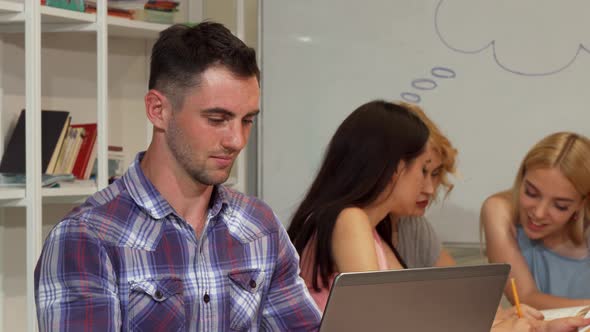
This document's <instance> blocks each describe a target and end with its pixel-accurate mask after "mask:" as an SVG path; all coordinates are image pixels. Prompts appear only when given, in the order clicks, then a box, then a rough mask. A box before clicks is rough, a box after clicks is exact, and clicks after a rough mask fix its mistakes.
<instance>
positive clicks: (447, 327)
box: [320, 264, 510, 332]
mask: <svg viewBox="0 0 590 332" xmlns="http://www.w3.org/2000/svg"><path fill="white" fill-rule="evenodd" d="M508 272H510V265H508V264H488V265H473V266H455V267H445V268H422V269H408V270H394V271H378V272H359V273H341V274H339V275H338V276H337V277H336V278H335V279H334V283H333V285H332V289H331V291H330V296H329V297H328V302H327V304H326V308H325V310H324V315H323V317H322V322H321V325H320V332H332V331H419V332H420V331H452V332H484V331H485V332H489V331H490V328H491V326H492V322H493V320H494V316H495V314H496V309H497V308H498V305H499V303H500V298H501V297H502V291H503V289H504V286H505V285H506V279H507V277H508Z"/></svg>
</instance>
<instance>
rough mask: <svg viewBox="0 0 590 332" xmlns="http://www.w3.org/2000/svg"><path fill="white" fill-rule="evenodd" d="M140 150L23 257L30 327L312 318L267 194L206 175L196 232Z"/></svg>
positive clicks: (134, 327) (271, 326)
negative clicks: (148, 170) (31, 273)
mask: <svg viewBox="0 0 590 332" xmlns="http://www.w3.org/2000/svg"><path fill="white" fill-rule="evenodd" d="M142 157H143V153H140V154H138V156H137V157H136V159H135V161H134V163H133V164H132V165H131V167H130V168H129V170H128V171H127V172H126V173H125V175H124V176H123V177H122V178H121V179H120V180H118V181H116V182H115V183H113V184H111V185H110V186H109V187H107V188H106V189H104V190H102V191H100V192H98V193H96V194H94V195H93V196H91V197H90V198H89V199H88V200H87V201H86V202H85V203H84V204H83V205H82V206H80V207H78V208H76V209H74V210H73V211H72V212H70V213H69V214H68V215H67V216H66V217H65V218H64V219H63V220H62V221H61V222H60V223H59V224H58V225H57V226H56V227H55V228H54V229H53V230H52V231H51V233H50V234H49V235H48V237H47V239H46V241H45V244H44V246H43V251H42V253H41V257H40V258H39V261H38V263H37V267H36V269H35V300H36V303H37V317H38V323H39V329H40V331H58V330H60V331H61V330H67V331H226V330H230V329H231V330H250V331H258V330H272V331H287V330H289V331H291V330H305V331H309V330H315V329H317V328H318V325H319V321H320V313H319V311H318V309H317V307H316V306H315V303H314V302H313V300H312V299H311V297H310V296H309V294H308V292H307V289H306V287H305V284H304V283H303V281H302V279H301V278H300V277H299V259H298V256H297V253H296V251H295V250H294V248H293V246H292V245H291V243H290V241H289V238H288V236H287V234H286V232H285V230H284V228H283V227H282V225H281V224H280V223H279V222H278V220H277V218H276V216H275V215H274V213H273V212H272V211H271V209H270V208H269V207H268V206H267V205H265V204H264V203H263V202H261V201H259V200H257V199H255V198H251V197H247V196H245V195H243V194H241V193H238V192H236V191H233V190H231V189H228V188H225V187H223V186H215V187H214V191H213V196H212V204H211V205H210V206H211V207H210V209H209V211H208V216H207V223H206V225H205V228H204V230H203V234H202V236H201V238H200V239H198V238H197V237H196V235H195V232H194V230H193V228H192V227H191V226H190V225H189V224H188V223H187V222H186V221H185V220H184V219H183V218H182V217H180V216H179V215H178V214H177V213H176V212H175V211H174V209H173V208H172V207H171V206H170V204H169V203H168V202H167V201H166V200H165V199H164V198H163V197H162V196H161V195H160V193H159V192H158V191H157V190H156V188H155V187H154V186H153V185H152V184H151V183H150V182H149V180H148V179H147V178H146V177H145V175H144V174H143V172H142V170H141V168H140V165H139V163H140V161H141V158H142Z"/></svg>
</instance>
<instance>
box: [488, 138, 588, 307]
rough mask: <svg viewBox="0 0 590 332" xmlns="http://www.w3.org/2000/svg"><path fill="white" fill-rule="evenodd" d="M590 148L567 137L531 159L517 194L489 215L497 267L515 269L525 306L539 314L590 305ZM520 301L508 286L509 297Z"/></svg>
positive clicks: (541, 145) (494, 199) (502, 198)
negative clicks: (502, 264) (503, 265)
mask: <svg viewBox="0 0 590 332" xmlns="http://www.w3.org/2000/svg"><path fill="white" fill-rule="evenodd" d="M589 192H590V141H589V140H588V139H587V138H586V137H584V136H582V135H579V134H575V133H571V132H560V133H555V134H552V135H549V136H547V137H545V138H544V139H542V140H541V141H540V142H538V143H537V144H536V145H535V146H533V148H532V149H531V150H530V151H529V152H528V153H527V154H526V156H525V157H524V160H523V161H522V164H521V166H520V169H519V170H518V173H517V176H516V180H515V182H514V186H513V188H512V190H511V191H506V192H501V193H497V194H495V195H493V196H491V197H489V198H488V199H487V200H486V201H485V202H484V204H483V207H482V209H481V222H482V224H483V227H484V230H485V238H486V244H487V253H488V258H489V261H490V262H506V263H509V264H510V265H511V266H512V269H511V272H510V274H511V277H514V278H515V279H516V281H517V288H518V293H519V295H520V300H521V301H523V302H526V303H527V304H529V305H532V306H534V307H537V308H540V309H545V308H556V307H568V306H578V305H588V304H590V257H589V255H588V238H587V236H586V231H587V226H588V216H589V215H588V209H589V203H588V193H589ZM504 293H505V295H506V297H507V298H508V299H509V300H510V301H512V302H513V301H514V299H513V298H512V293H511V291H510V290H509V288H508V287H507V288H506V289H505V291H504Z"/></svg>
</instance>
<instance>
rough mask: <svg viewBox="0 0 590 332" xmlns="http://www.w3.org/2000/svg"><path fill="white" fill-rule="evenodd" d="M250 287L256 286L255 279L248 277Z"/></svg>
mask: <svg viewBox="0 0 590 332" xmlns="http://www.w3.org/2000/svg"><path fill="white" fill-rule="evenodd" d="M250 287H252V288H256V281H255V280H254V279H250Z"/></svg>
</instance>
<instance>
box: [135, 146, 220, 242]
mask: <svg viewBox="0 0 590 332" xmlns="http://www.w3.org/2000/svg"><path fill="white" fill-rule="evenodd" d="M151 148H152V146H150V149H148V151H146V153H145V154H144V156H143V159H142V161H141V169H142V170H143V173H144V174H145V176H146V177H147V178H148V179H149V180H150V182H151V183H152V184H153V185H154V187H156V189H157V190H158V191H159V192H160V194H161V195H162V196H163V197H164V199H166V201H168V203H169V204H170V206H172V208H174V210H175V211H176V213H178V215H179V216H181V217H182V218H184V220H186V221H187V222H188V223H189V224H190V225H191V226H192V227H193V228H194V230H195V232H196V234H197V235H199V234H201V232H202V230H203V227H204V226H205V223H206V221H207V211H208V209H209V203H210V201H211V196H212V193H213V186H211V185H204V184H202V183H198V182H196V181H195V180H194V179H193V178H191V177H190V176H189V175H188V174H187V173H186V172H184V171H181V170H180V169H179V168H180V166H179V165H178V164H177V162H176V161H175V159H174V158H173V157H172V156H167V154H166V153H154V151H152V150H151ZM156 155H157V157H156Z"/></svg>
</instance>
